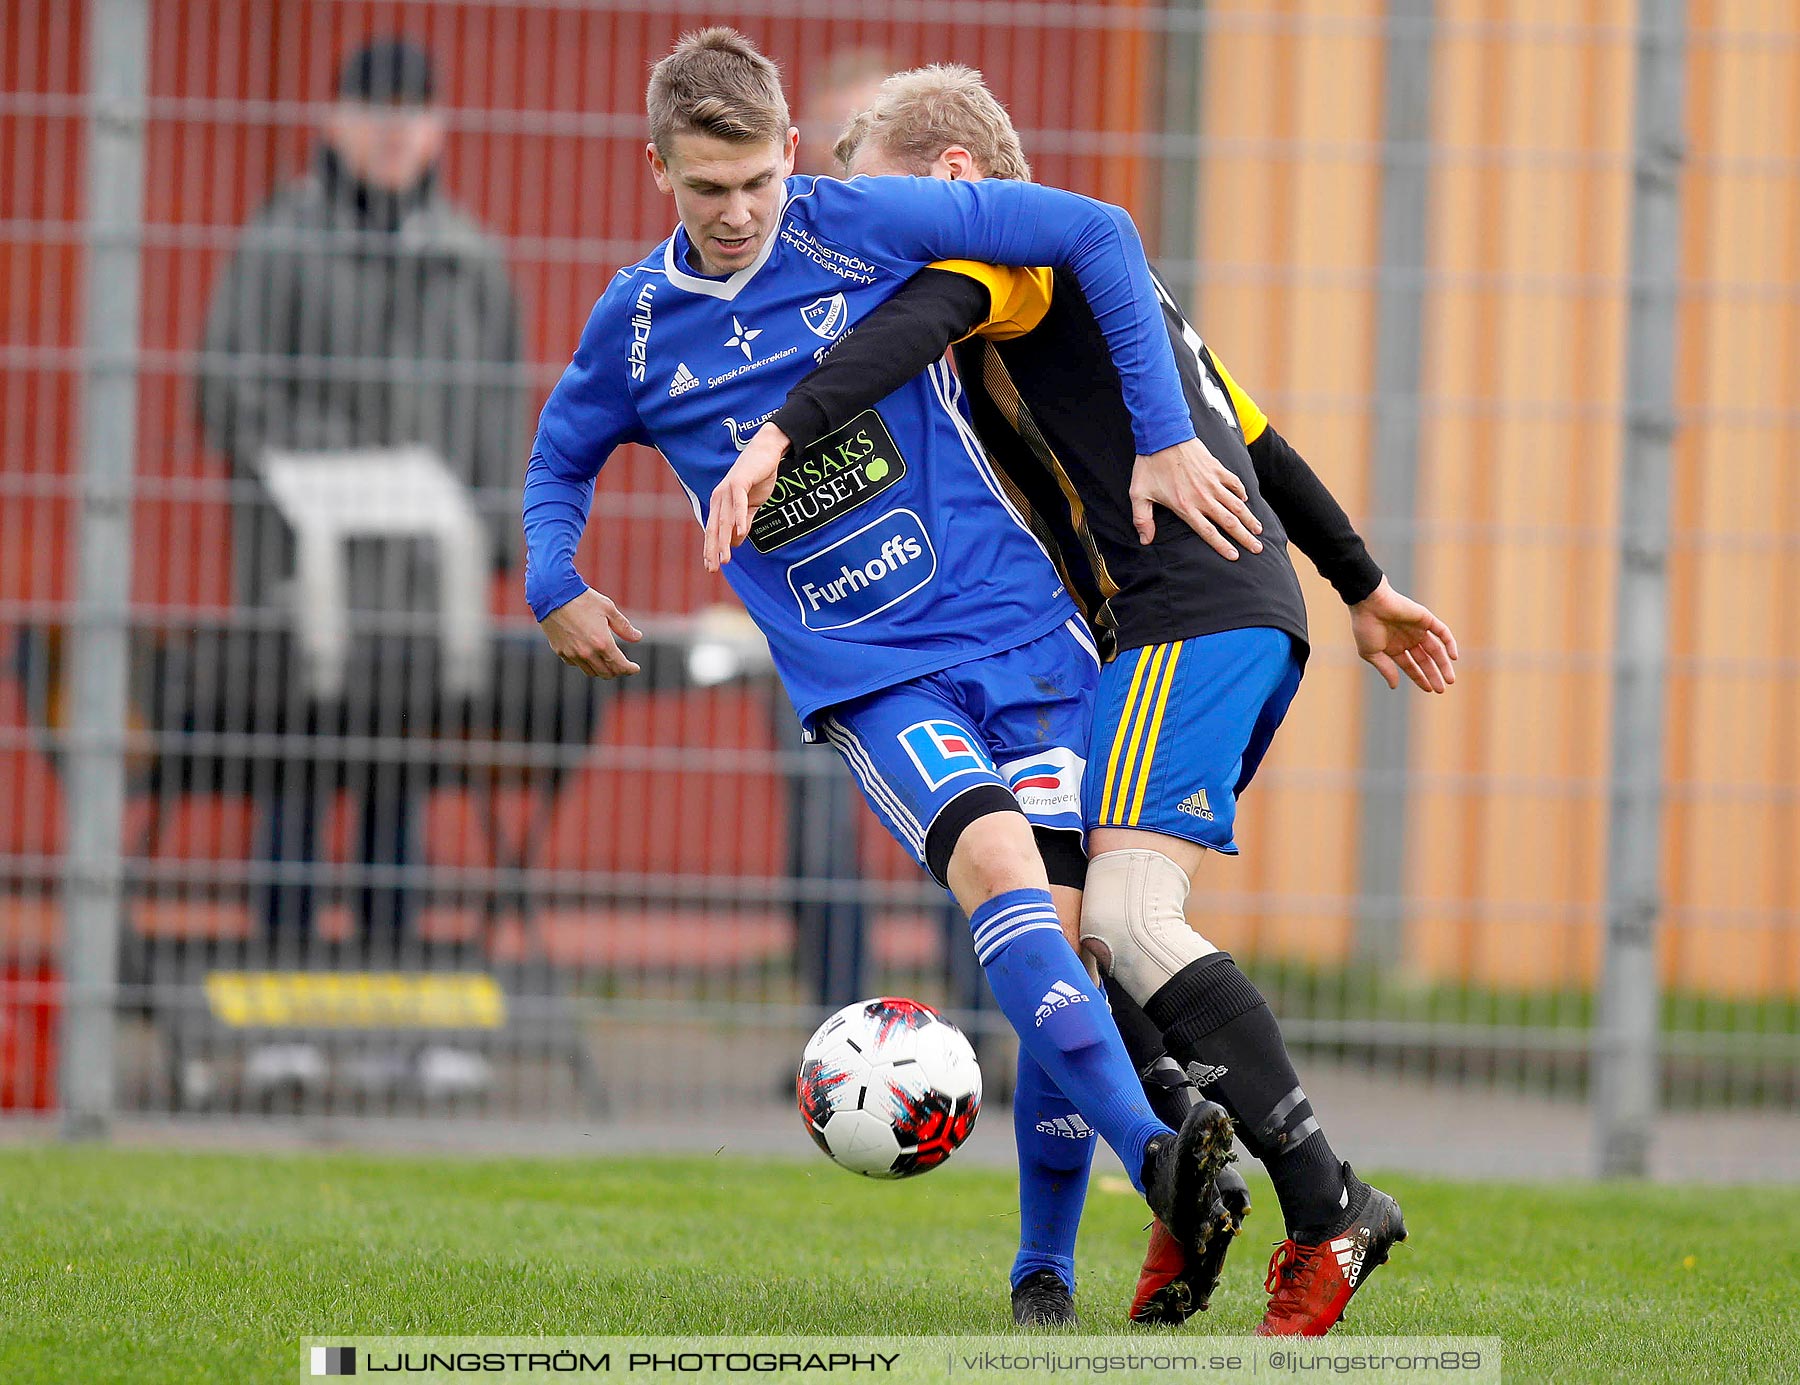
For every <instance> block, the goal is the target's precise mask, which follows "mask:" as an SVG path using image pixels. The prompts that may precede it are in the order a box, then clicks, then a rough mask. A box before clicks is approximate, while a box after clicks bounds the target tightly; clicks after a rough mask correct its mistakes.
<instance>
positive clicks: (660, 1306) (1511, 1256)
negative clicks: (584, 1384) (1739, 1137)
mask: <svg viewBox="0 0 1800 1385" xmlns="http://www.w3.org/2000/svg"><path fill="white" fill-rule="evenodd" d="M1379 1181H1380V1182H1381V1183H1382V1184H1383V1186H1386V1187H1388V1188H1390V1189H1391V1190H1392V1191H1393V1192H1395V1193H1396V1194H1397V1195H1398V1196H1399V1197H1400V1198H1401V1200H1402V1202H1403V1203H1404V1205H1405V1208H1406V1213H1407V1221H1408V1225H1409V1227H1410V1228H1411V1230H1412V1233H1413V1234H1412V1239H1411V1241H1410V1242H1409V1243H1408V1244H1407V1245H1406V1246H1403V1247H1401V1248H1400V1249H1399V1250H1398V1251H1397V1252H1396V1254H1395V1256H1394V1258H1393V1260H1391V1261H1390V1262H1389V1264H1388V1265H1387V1267H1386V1268H1384V1269H1383V1270H1381V1271H1380V1272H1379V1273H1378V1274H1377V1275H1375V1277H1374V1278H1373V1279H1372V1280H1371V1281H1370V1284H1369V1287H1368V1288H1367V1289H1366V1290H1365V1291H1364V1292H1363V1293H1362V1294H1360V1295H1359V1296H1358V1298H1357V1300H1356V1302H1355V1303H1354V1304H1353V1305H1352V1307H1351V1310H1350V1316H1349V1317H1348V1318H1347V1319H1346V1320H1345V1323H1344V1326H1343V1327H1342V1328H1340V1329H1339V1330H1340V1331H1347V1332H1350V1333H1367V1334H1404V1333H1430V1334H1470V1335H1483V1336H1486V1335H1498V1336H1500V1337H1502V1338H1503V1339H1504V1342H1505V1347H1504V1354H1505V1363H1506V1376H1507V1378H1508V1379H1509V1380H1514V1379H1516V1380H1549V1379H1555V1380H1624V1381H1649V1380H1671V1381H1700V1380H1718V1381H1745V1380H1794V1379H1800V1247H1797V1239H1800V1238H1797V1237H1796V1231H1797V1230H1800V1190H1796V1189H1785V1188H1783V1189H1776V1188H1760V1189H1716V1190H1706V1191H1701V1192H1695V1191H1691V1190H1687V1189H1676V1188H1664V1187H1634V1186H1606V1187H1595V1186H1587V1185H1557V1186H1538V1185H1518V1186H1507V1187H1500V1186H1494V1185H1482V1184H1463V1183H1451V1182H1443V1181H1432V1180H1427V1179H1417V1178H1400V1177H1395V1178H1382V1179H1380V1180H1379ZM1108 1183H1109V1185H1110V1186H1107V1187H1099V1186H1097V1187H1096V1188H1095V1190H1094V1192H1093V1194H1092V1196H1091V1198H1090V1201H1089V1205H1088V1213H1087V1218H1086V1222H1085V1224H1084V1227H1083V1244H1082V1272H1083V1278H1082V1281H1081V1285H1080V1295H1079V1302H1080V1305H1081V1309H1082V1313H1083V1326H1084V1329H1085V1330H1087V1331H1090V1332H1108V1333H1110V1332H1119V1331H1124V1330H1125V1328H1124V1324H1123V1322H1122V1317H1123V1305H1124V1303H1125V1301H1126V1296H1127V1293H1128V1290H1129V1287H1130V1284H1131V1282H1132V1280H1133V1278H1134V1277H1135V1273H1136V1268H1137V1263H1138V1256H1139V1254H1140V1253H1141V1250H1142V1247H1143V1235H1142V1231H1141V1228H1142V1226H1143V1223H1144V1212H1143V1209H1142V1204H1141V1203H1140V1202H1139V1201H1138V1200H1137V1199H1136V1198H1135V1197H1134V1196H1131V1195H1128V1191H1127V1192H1120V1191H1119V1190H1118V1189H1119V1187H1120V1186H1122V1180H1108ZM1252 1189H1253V1193H1254V1195H1255V1197H1256V1199H1257V1210H1256V1211H1255V1212H1254V1213H1253V1214H1252V1216H1251V1219H1250V1223H1249V1226H1248V1227H1247V1229H1246V1231H1245V1233H1244V1236H1243V1237H1242V1239H1241V1240H1240V1241H1239V1243H1238V1246H1237V1247H1236V1249H1235V1250H1234V1251H1233V1257H1232V1260H1231V1263H1230V1264H1229V1265H1228V1266H1227V1268H1226V1277H1225V1282H1224V1284H1223V1285H1222V1287H1221V1289H1220V1293H1219V1296H1218V1299H1217V1301H1216V1302H1215V1306H1214V1308H1213V1311H1212V1312H1210V1313H1208V1314H1206V1315H1204V1316H1203V1317H1201V1318H1199V1319H1197V1320H1196V1321H1195V1322H1194V1323H1193V1324H1190V1325H1189V1326H1188V1327H1187V1328H1185V1329H1183V1330H1182V1332H1181V1335H1182V1336H1184V1337H1186V1336H1194V1335H1196V1334H1217V1333H1246V1332H1248V1331H1249V1330H1250V1329H1251V1327H1252V1326H1253V1325H1254V1323H1255V1322H1256V1319H1257V1317H1258V1316H1259V1315H1260V1312H1261V1306H1262V1301H1263V1295H1262V1276H1263V1270H1264V1266H1265V1264H1266V1261H1267V1258H1268V1253H1269V1248H1270V1242H1271V1241H1273V1240H1275V1239H1277V1238H1278V1234H1279V1233H1278V1225H1279V1223H1278V1219H1277V1218H1276V1216H1275V1215H1274V1205H1275V1204H1274V1199H1273V1196H1272V1195H1271V1194H1270V1192H1269V1189H1268V1185H1267V1184H1266V1183H1264V1182H1258V1181H1254V1178H1253V1182H1252ZM1015 1226H1016V1215H1015V1213H1014V1210H1013V1182H1012V1179H1011V1177H1010V1176H1008V1175H1006V1174H1003V1173H995V1172H988V1171H985V1170H981V1169H962V1168H958V1167H956V1166H955V1165H954V1164H953V1165H951V1166H950V1167H948V1168H946V1169H944V1170H941V1171H939V1172H936V1173H933V1174H932V1175H930V1176H929V1177H927V1178H924V1179H920V1180H916V1181H914V1182H911V1183H901V1184H876V1183H869V1182H865V1181H863V1180H861V1179H857V1178H854V1177H852V1176H850V1175H847V1174H844V1173H842V1172H840V1171H838V1170H836V1169H833V1168H832V1167H831V1166H830V1165H828V1164H827V1163H826V1162H824V1161H823V1160H822V1159H820V1160H814V1161H810V1162H803V1163H795V1164H776V1163H752V1162H745V1161H738V1160H731V1159H723V1158H721V1159H705V1158H679V1159H647V1158H630V1159H624V1158H621V1159H605V1160H592V1161H573V1160H556V1161H528V1160H505V1161H477V1160H465V1159H454V1158H448V1159H446V1158H398V1157H394V1158H388V1157H369V1156H358V1155H340V1154H329V1155H291V1156H286V1155H277V1156H270V1155H260V1154H259V1155H230V1154H224V1155H221V1154H185V1153H171V1152H161V1151H158V1152H144V1151H132V1150H106V1149H91V1148H83V1149H67V1148H8V1149H0V1245H3V1246H4V1250H3V1251H0V1379H5V1380H27V1381H63V1380H68V1381H77V1380H79V1381H107V1380H133V1381H136V1380H169V1381H183V1382H188V1381H200V1380H218V1381H256V1380H293V1379H295V1378H296V1373H297V1369H298V1366H297V1363H298V1361H299V1355H298V1348H297V1346H296V1343H297V1341H298V1339H299V1338H300V1337H302V1336H311V1335H321V1334H335V1333H342V1334H345V1335H350V1334H356V1335H400V1334H507V1335H539V1334H545V1335H577V1334H579V1335H606V1334H613V1335H624V1334H649V1333H656V1334H665V1335H676V1334H680V1335H686V1334H706V1333H752V1334H763V1333H777V1332H795V1333H808V1334H822V1333H832V1334H836V1333H874V1334H890V1335H891V1334H923V1335H933V1334H945V1333H996V1332H1002V1331H1008V1330H1010V1319H1009V1317H1008V1315H1007V1305H1006V1295H1005V1292H1004V1283H1005V1273H1006V1269H1007V1266H1008V1265H1009V1263H1010V1260H1011V1255H1012V1249H1013V1241H1014V1235H1015ZM1134 1331H1135V1330H1134Z"/></svg>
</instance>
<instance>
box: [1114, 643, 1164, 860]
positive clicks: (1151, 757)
mask: <svg viewBox="0 0 1800 1385" xmlns="http://www.w3.org/2000/svg"><path fill="white" fill-rule="evenodd" d="M1180 659H1181V645H1180V644H1179V643H1176V644H1155V645H1148V646H1146V647H1145V648H1143V649H1141V650H1139V651H1138V664H1137V668H1136V669H1135V670H1133V672H1132V675H1131V688H1130V690H1129V691H1128V692H1127V693H1126V694H1125V706H1124V708H1123V709H1122V710H1121V711H1120V713H1119V727H1118V730H1117V731H1115V732H1114V733H1113V743H1112V751H1111V753H1110V754H1109V755H1108V756H1107V761H1106V779H1105V783H1104V787H1103V788H1102V790H1101V796H1100V821H1099V825H1100V826H1103V827H1128V826H1130V825H1131V824H1133V823H1135V822H1136V821H1137V818H1138V814H1139V812H1141V811H1142V809H1143V806H1144V792H1145V790H1146V789H1147V788H1148V787H1149V784H1150V767H1151V765H1152V763H1153V762H1154V761H1155V759H1156V741H1157V737H1158V736H1159V735H1160V734H1161V733H1162V723H1163V713H1164V712H1165V711H1166V710H1167V709H1168V705H1169V693H1170V691H1171V690H1172V689H1173V688H1174V686H1175V666H1176V664H1177V663H1178V662H1179V661H1180ZM1140 757H1141V758H1140Z"/></svg>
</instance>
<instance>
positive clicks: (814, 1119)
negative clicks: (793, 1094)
mask: <svg viewBox="0 0 1800 1385" xmlns="http://www.w3.org/2000/svg"><path fill="white" fill-rule="evenodd" d="M798 1087H799V1096H800V1115H801V1118H802V1119H804V1120H805V1121H806V1129H807V1132H808V1133H809V1134H810V1135H811V1136H812V1137H813V1141H814V1143H816V1144H817V1145H818V1146H819V1148H820V1149H822V1150H824V1151H825V1152H826V1153H827V1154H829V1155H830V1156H831V1158H832V1159H833V1160H834V1161H835V1162H836V1163H837V1164H838V1165H839V1167H841V1168H846V1169H849V1170H850V1172H852V1173H860V1174H862V1175H863V1176H864V1177H866V1178H911V1177H912V1176H913V1175H914V1174H919V1173H924V1172H925V1171H926V1170H927V1169H935V1168H936V1167H937V1166H938V1165H939V1164H941V1163H943V1162H944V1160H946V1159H948V1158H949V1157H950V1155H951V1152H952V1151H953V1150H955V1149H956V1147H957V1146H958V1145H960V1144H961V1143H962V1142H963V1141H964V1140H966V1139H968V1138H969V1131H971V1130H972V1129H974V1127H975V1117H976V1115H977V1114H978V1113H979V1112H980V1110H981V1068H980V1067H979V1066H978V1065H977V1064H976V1062H975V1050H974V1049H972V1048H970V1047H969V1041H968V1040H967V1039H965V1038H964V1037H963V1035H962V1031H961V1030H960V1029H958V1028H957V1027H956V1026H955V1025H953V1024H951V1023H949V1022H948V1021H947V1020H945V1019H944V1018H943V1016H941V1015H939V1014H938V1012H937V1011H936V1010H933V1009H932V1008H931V1007H930V1006H929V1005H921V1004H920V1003H919V1002H918V1001H916V1000H901V999H897V998H895V997H893V996H883V997H880V998H878V999H875V1000H862V1001H858V1002H857V1003H856V1004H855V1005H846V1006H845V1007H844V1008H843V1009H842V1010H839V1011H838V1012H837V1013H836V1014H835V1015H833V1016H832V1017H831V1018H830V1019H828V1020H826V1021H825V1023H824V1024H822V1025H820V1026H819V1029H818V1032H817V1033H815V1034H814V1035H813V1036H812V1038H811V1039H810V1040H808V1041H807V1045H806V1051H805V1053H804V1054H803V1055H802V1056H801V1059H800V1077H799V1082H798Z"/></svg>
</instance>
